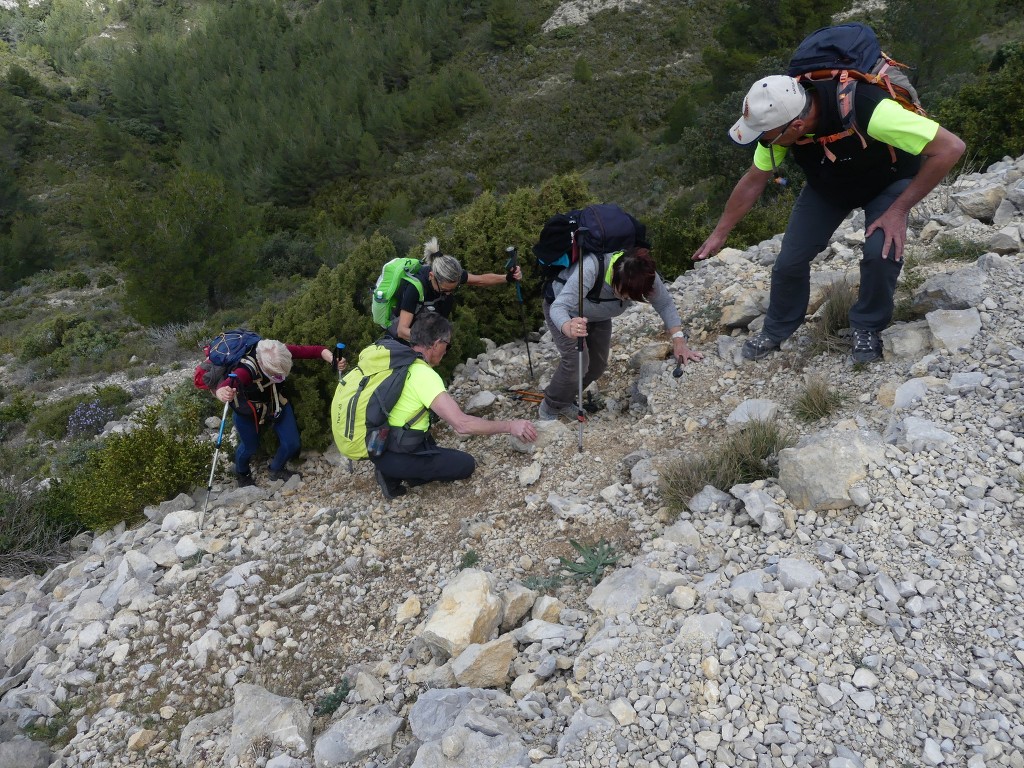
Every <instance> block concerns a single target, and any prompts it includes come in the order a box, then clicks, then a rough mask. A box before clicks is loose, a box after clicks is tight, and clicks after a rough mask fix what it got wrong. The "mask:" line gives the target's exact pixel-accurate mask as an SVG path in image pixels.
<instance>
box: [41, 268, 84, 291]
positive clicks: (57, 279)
mask: <svg viewBox="0 0 1024 768" xmlns="http://www.w3.org/2000/svg"><path fill="white" fill-rule="evenodd" d="M91 283H92V281H91V280H90V279H89V276H88V275H87V274H85V272H80V271H77V270H76V271H74V272H57V273H55V274H54V275H53V277H51V278H50V287H51V288H54V289H57V290H60V289H61V288H85V287H86V286H88V285H90V284H91Z"/></svg>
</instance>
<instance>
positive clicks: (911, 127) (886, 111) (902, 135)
mask: <svg viewBox="0 0 1024 768" xmlns="http://www.w3.org/2000/svg"><path fill="white" fill-rule="evenodd" d="M938 132H939V124H938V123H936V122H935V121H934V120H929V119H928V118H927V117H924V116H923V115H919V114H917V113H915V112H911V111H910V110H909V109H904V108H903V107H901V106H900V105H899V104H898V103H897V102H895V101H893V100H892V99H886V100H885V101H881V102H879V103H878V106H877V107H875V111H874V112H873V113H872V114H871V122H869V123H868V136H870V137H871V138H873V139H877V140H878V141H884V142H885V143H886V144H891V145H892V146H894V147H896V149H902V150H903V151H904V152H907V153H909V154H911V155H920V154H921V150H923V149H924V148H925V146H927V144H928V142H930V141H931V140H932V139H934V138H935V134H936V133H938Z"/></svg>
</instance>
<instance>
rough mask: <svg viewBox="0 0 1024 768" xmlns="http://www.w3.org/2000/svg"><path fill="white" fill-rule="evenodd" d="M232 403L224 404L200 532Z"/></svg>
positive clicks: (233, 376)
mask: <svg viewBox="0 0 1024 768" xmlns="http://www.w3.org/2000/svg"><path fill="white" fill-rule="evenodd" d="M228 378H229V379H233V378H235V374H233V373H231V374H228ZM230 406H231V401H230V400H229V401H228V402H226V403H224V413H222V414H221V416H220V430H219V431H218V432H217V450H215V451H214V452H213V464H211V465H210V479H209V480H207V481H206V503H205V504H203V513H202V514H201V515H199V530H200V531H202V530H203V522H204V521H205V520H206V510H207V508H208V507H209V506H210V491H212V490H213V475H214V473H215V472H216V471H217V458H218V457H219V456H220V444H221V442H223V440H224V425H225V424H227V421H228V408H229V407H230Z"/></svg>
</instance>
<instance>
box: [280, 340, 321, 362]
mask: <svg viewBox="0 0 1024 768" xmlns="http://www.w3.org/2000/svg"><path fill="white" fill-rule="evenodd" d="M285 346H287V347H288V351H289V352H291V353H292V357H293V358H294V359H296V360H317V359H318V358H319V357H320V353H321V352H323V351H324V350H325V349H327V347H322V346H320V345H318V344H307V345H301V344H287V345H285Z"/></svg>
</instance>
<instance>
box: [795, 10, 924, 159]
mask: <svg viewBox="0 0 1024 768" xmlns="http://www.w3.org/2000/svg"><path fill="white" fill-rule="evenodd" d="M906 68H907V65H906V64H900V63H899V62H898V61H895V60H893V59H891V58H889V56H888V55H886V54H885V53H884V52H883V51H882V46H881V44H880V43H879V42H878V37H877V36H876V35H875V31H874V30H873V29H871V27H869V26H868V25H867V24H860V23H857V22H853V23H850V24H839V25H838V26H834V27H822V28H821V29H818V30H815V31H814V32H812V33H811V34H809V35H808V36H807V37H806V38H804V41H803V42H802V43H800V45H798V46H797V49H796V51H794V53H793V56H792V58H791V59H790V60H789V67H788V68H787V69H786V74H787V75H789V76H790V77H794V78H796V79H797V80H798V81H800V82H802V83H808V84H811V83H815V82H821V81H826V80H831V81H834V82H835V88H836V103H837V104H838V105H839V117H840V120H841V122H842V130H841V131H840V132H839V133H833V134H830V135H828V136H815V137H814V138H813V139H807V141H808V142H810V141H813V142H815V143H817V144H820V145H821V147H822V149H823V151H824V153H825V156H826V157H827V158H828V159H829V160H831V161H833V162H834V161H835V155H834V154H833V153H832V151H831V150H830V149H829V147H828V145H829V144H831V143H832V142H834V141H839V140H840V139H844V138H846V137H847V136H853V135H856V136H858V137H859V138H860V142H861V146H865V147H866V146H867V138H866V131H867V126H861V125H860V124H859V123H858V122H857V113H856V111H855V108H856V105H855V98H856V92H857V83H859V82H862V83H868V84H870V85H877V86H879V87H880V88H883V89H885V90H886V91H888V92H889V95H890V96H891V97H892V99H893V100H894V101H895V102H896V103H897V104H899V105H900V106H901V107H903V108H904V109H907V110H910V111H911V112H916V113H917V114H919V115H924V114H926V113H925V110H924V107H922V106H921V99H920V98H919V97H918V95H917V91H916V90H915V89H914V86H913V85H912V84H911V82H910V78H908V77H907V75H906V73H904V72H903V71H902V70H903V69H906ZM797 143H798V144H799V143H803V142H799V141H798V142H797ZM889 153H890V155H891V156H892V159H893V162H895V160H896V153H895V150H894V149H893V148H892V147H891V146H890V147H889Z"/></svg>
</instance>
